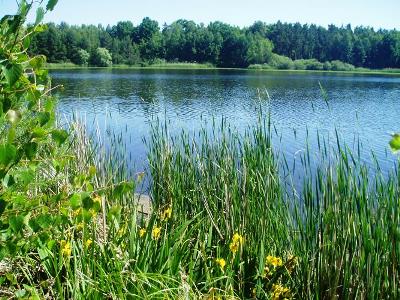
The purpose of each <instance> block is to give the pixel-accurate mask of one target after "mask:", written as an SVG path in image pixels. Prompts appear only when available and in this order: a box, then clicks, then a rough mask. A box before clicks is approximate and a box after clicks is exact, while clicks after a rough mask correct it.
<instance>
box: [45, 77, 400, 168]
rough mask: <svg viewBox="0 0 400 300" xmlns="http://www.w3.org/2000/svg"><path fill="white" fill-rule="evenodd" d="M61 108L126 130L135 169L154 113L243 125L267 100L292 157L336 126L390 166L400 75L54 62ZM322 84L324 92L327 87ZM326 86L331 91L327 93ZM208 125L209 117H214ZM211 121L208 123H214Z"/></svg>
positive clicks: (195, 122)
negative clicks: (59, 66) (69, 66)
mask: <svg viewBox="0 0 400 300" xmlns="http://www.w3.org/2000/svg"><path fill="white" fill-rule="evenodd" d="M51 76H52V78H53V84H62V85H63V86H64V89H63V90H62V91H59V92H58V96H59V104H58V110H59V112H60V113H61V115H62V116H64V117H66V118H70V117H71V116H72V114H73V112H74V111H76V112H78V113H79V114H81V115H83V116H85V118H86V122H87V124H88V125H89V127H90V126H93V125H91V124H93V121H94V120H96V122H97V123H98V124H99V126H100V128H102V130H104V128H109V129H112V130H113V131H115V132H117V133H118V132H121V133H123V140H124V143H125V144H126V145H127V151H128V153H129V156H130V157H131V160H132V161H131V162H130V165H132V166H134V167H132V169H133V170H136V171H140V170H144V169H145V168H146V147H144V144H143V138H146V137H148V136H149V130H150V125H151V123H152V122H154V121H155V120H157V119H159V120H161V121H163V120H165V119H167V120H169V121H170V124H169V130H170V131H171V134H174V133H179V132H180V131H181V130H182V129H184V130H187V131H191V132H195V131H196V130H199V129H200V128H201V126H202V125H203V126H204V123H205V122H208V124H209V123H210V121H211V120H212V118H215V119H216V120H220V119H221V118H222V117H224V118H226V119H227V121H228V122H229V123H231V124H232V125H233V126H234V127H236V128H237V129H238V130H239V131H243V130H245V128H247V127H248V126H251V125H253V124H255V123H256V122H257V116H258V114H259V111H260V108H261V109H263V110H264V111H269V112H270V113H271V118H272V123H273V124H274V126H275V128H276V132H277V134H275V133H274V143H275V145H276V148H277V149H279V150H280V151H281V152H282V153H284V154H285V156H286V157H287V159H288V160H289V161H292V160H293V159H295V158H296V156H298V155H299V153H301V152H302V151H304V149H305V147H306V140H307V141H308V144H309V145H310V149H311V152H316V151H317V149H316V147H317V139H316V136H317V132H319V134H320V135H321V136H324V137H326V138H328V137H329V140H330V143H331V144H334V143H335V129H337V132H338V133H339V135H340V138H341V139H342V140H343V141H345V142H346V143H347V144H348V146H349V147H350V148H351V149H353V150H354V151H357V147H358V141H360V142H361V143H362V144H363V147H362V150H361V152H360V155H361V159H362V160H363V161H365V162H366V163H367V164H372V163H373V160H372V157H371V151H373V153H375V155H376V158H377V161H378V162H379V164H380V167H381V168H382V169H383V170H390V169H392V168H393V167H394V162H395V161H396V159H397V157H396V156H394V155H393V154H392V153H391V152H390V151H389V149H388V141H389V139H390V135H389V133H391V132H394V131H396V130H399V131H400V103H399V101H400V77H396V76H393V75H388V76H386V75H357V74H339V73H337V74H336V73H299V72H275V71H272V72H259V71H245V70H98V69H96V70H53V71H52V72H51ZM320 84H321V86H322V87H323V89H324V91H325V92H322V91H321V88H320ZM324 93H326V96H327V97H325V96H324ZM207 126H208V125H207ZM207 126H206V127H207Z"/></svg>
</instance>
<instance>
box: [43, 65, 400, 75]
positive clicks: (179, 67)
mask: <svg viewBox="0 0 400 300" xmlns="http://www.w3.org/2000/svg"><path fill="white" fill-rule="evenodd" d="M45 68H46V69H48V70H114V69H115V70H237V71H251V72H255V73H267V72H282V73H330V74H360V75H392V76H400V69H381V70H379V69H376V70H375V69H367V70H365V69H363V70H349V71H333V70H295V69H274V68H257V69H255V68H227V67H216V66H213V65H210V64H197V63H167V64H160V65H158V64H156V65H149V66H129V65H113V66H110V67H96V66H80V65H74V64H71V63H49V64H46V66H45Z"/></svg>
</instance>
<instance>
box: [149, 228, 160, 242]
mask: <svg viewBox="0 0 400 300" xmlns="http://www.w3.org/2000/svg"><path fill="white" fill-rule="evenodd" d="M151 235H152V237H153V239H155V240H158V239H159V238H160V236H161V227H154V228H153V230H152V232H151Z"/></svg>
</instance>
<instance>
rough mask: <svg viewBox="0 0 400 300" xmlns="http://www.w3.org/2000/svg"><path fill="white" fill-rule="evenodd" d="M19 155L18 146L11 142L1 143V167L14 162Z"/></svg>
mask: <svg viewBox="0 0 400 300" xmlns="http://www.w3.org/2000/svg"><path fill="white" fill-rule="evenodd" d="M16 157H17V148H15V146H14V145H11V144H3V145H0V169H2V168H3V169H4V168H6V167H8V166H9V165H10V164H12V163H13V162H14V160H15V158H16Z"/></svg>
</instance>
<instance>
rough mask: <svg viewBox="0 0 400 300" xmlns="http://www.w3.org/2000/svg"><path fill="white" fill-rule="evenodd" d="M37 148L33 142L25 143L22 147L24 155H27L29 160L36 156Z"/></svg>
mask: <svg viewBox="0 0 400 300" xmlns="http://www.w3.org/2000/svg"><path fill="white" fill-rule="evenodd" d="M37 149H38V144H36V143H35V142H30V143H27V144H26V145H25V147H24V151H25V154H26V157H28V159H29V160H33V159H34V158H35V157H36V152H37Z"/></svg>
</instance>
